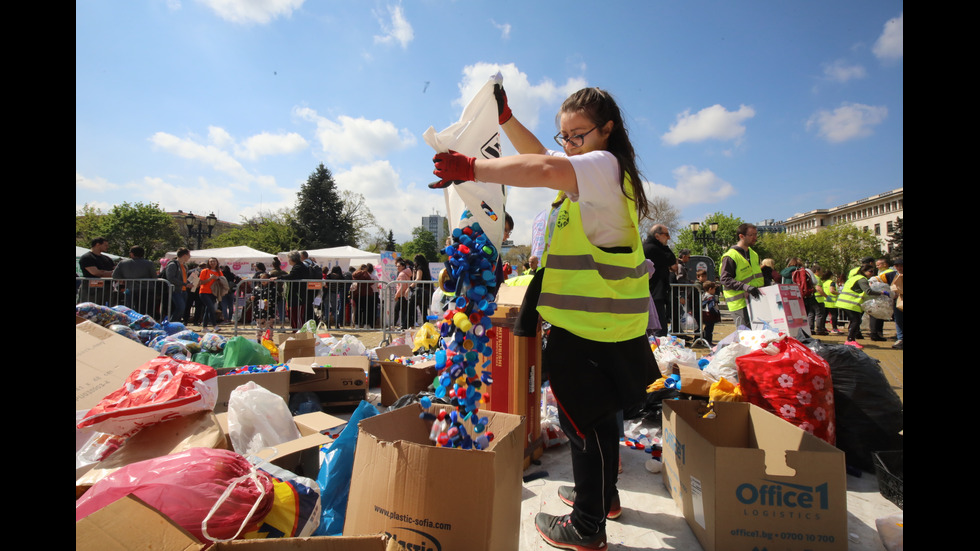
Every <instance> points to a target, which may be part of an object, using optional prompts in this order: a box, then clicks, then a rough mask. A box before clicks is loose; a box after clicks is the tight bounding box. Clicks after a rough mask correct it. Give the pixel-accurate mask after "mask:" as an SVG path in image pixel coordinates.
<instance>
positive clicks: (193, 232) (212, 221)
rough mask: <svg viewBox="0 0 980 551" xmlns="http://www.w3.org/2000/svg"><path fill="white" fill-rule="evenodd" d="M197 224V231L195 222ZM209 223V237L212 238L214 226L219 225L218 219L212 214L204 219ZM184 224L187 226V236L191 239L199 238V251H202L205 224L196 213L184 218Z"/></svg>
mask: <svg viewBox="0 0 980 551" xmlns="http://www.w3.org/2000/svg"><path fill="white" fill-rule="evenodd" d="M195 221H196V222H197V229H195V228H194V222H195ZM204 221H205V222H207V225H208V228H207V236H208V237H209V238H210V237H211V234H212V233H213V232H214V226H215V225H216V224H217V223H218V217H217V216H215V215H214V213H213V212H212V213H211V214H209V215H208V216H207V218H205V219H204ZM184 223H185V224H187V236H188V237H189V238H191V239H193V238H195V237H196V238H197V249H198V250H200V249H201V248H202V247H203V246H204V235H205V232H204V222H201V221H200V220H198V218H197V217H196V216H194V213H192V212H191V213H188V214H187V216H185V217H184Z"/></svg>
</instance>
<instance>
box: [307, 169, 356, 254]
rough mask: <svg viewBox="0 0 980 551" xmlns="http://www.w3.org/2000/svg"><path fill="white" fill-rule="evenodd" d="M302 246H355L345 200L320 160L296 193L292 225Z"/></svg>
mask: <svg viewBox="0 0 980 551" xmlns="http://www.w3.org/2000/svg"><path fill="white" fill-rule="evenodd" d="M293 227H294V228H295V230H296V233H297V234H298V235H299V237H300V240H301V242H302V244H303V248H307V249H319V248H321V247H339V246H341V245H352V246H356V245H357V241H356V236H355V232H354V227H353V226H352V224H351V222H350V220H349V219H348V218H345V216H344V202H343V200H342V198H341V196H340V194H339V193H338V192H337V184H336V182H334V180H333V175H332V174H331V173H330V170H328V169H327V167H325V166H323V163H320V165H319V166H317V167H316V170H314V171H313V172H312V173H311V174H310V177H309V178H308V179H307V180H306V183H305V184H303V186H302V187H301V188H300V190H299V193H297V201H296V220H295V224H294V226H293Z"/></svg>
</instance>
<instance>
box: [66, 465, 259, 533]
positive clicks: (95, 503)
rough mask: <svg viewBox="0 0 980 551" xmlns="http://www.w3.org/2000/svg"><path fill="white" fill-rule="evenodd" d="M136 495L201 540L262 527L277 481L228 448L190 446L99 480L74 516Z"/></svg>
mask: <svg viewBox="0 0 980 551" xmlns="http://www.w3.org/2000/svg"><path fill="white" fill-rule="evenodd" d="M129 494H132V495H135V496H136V497H138V498H140V499H141V500H143V501H145V502H146V503H147V504H148V505H150V506H152V507H154V508H155V509H157V510H158V511H160V512H161V513H163V514H164V515H166V516H167V517H169V518H170V519H171V520H172V521H174V522H175V523H176V524H178V525H180V526H181V527H183V528H184V529H185V530H187V531H188V532H190V533H191V534H193V535H194V536H195V537H197V538H198V539H199V540H200V541H201V542H202V543H206V542H209V541H228V540H232V539H235V538H236V537H237V536H239V535H240V534H245V533H247V532H250V531H253V530H255V529H257V528H258V527H259V525H260V523H261V522H262V520H263V519H265V517H266V515H268V514H269V511H270V510H271V509H272V504H273V497H274V496H273V482H272V479H271V478H270V477H269V475H268V474H267V473H265V472H264V471H260V470H258V469H256V468H255V467H253V466H252V464H251V463H249V462H248V460H247V459H245V457H243V456H241V455H239V454H237V453H235V452H233V451H229V450H217V449H211V448H191V449H189V450H187V451H183V452H179V453H175V454H171V455H165V456H163V457H158V458H155V459H148V460H146V461H140V462H137V463H131V464H129V465H126V466H125V467H122V468H120V469H119V470H117V471H115V472H114V473H112V474H110V475H109V476H107V477H105V478H103V479H102V480H99V481H98V482H96V483H95V484H94V485H93V486H92V487H91V488H89V489H88V491H87V492H85V493H84V494H82V497H80V498H79V499H78V500H76V501H75V521H76V522H77V521H78V520H80V519H82V518H85V517H86V516H88V515H90V514H92V513H94V512H96V511H98V510H99V509H101V508H103V507H105V506H106V505H109V504H110V503H112V502H114V501H116V500H118V499H121V498H123V497H125V496H126V495H129Z"/></svg>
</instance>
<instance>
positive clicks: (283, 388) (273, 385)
mask: <svg viewBox="0 0 980 551" xmlns="http://www.w3.org/2000/svg"><path fill="white" fill-rule="evenodd" d="M235 369H238V368H237V367H220V368H217V369H216V370H215V371H217V372H218V398H217V401H216V402H215V404H214V412H215V413H224V412H226V411H228V398H230V397H231V391H233V390H235V389H236V388H238V387H239V386H241V385H243V384H245V383H247V382H249V381H255V384H257V385H259V386H261V387H263V388H265V389H266V390H268V391H269V392H271V393H273V394H277V395H279V396H281V397H282V399H283V401H284V402H286V403H287V404H288V403H289V371H276V372H270V373H242V374H239V375H228V374H227V373H228V372H229V371H233V370H235Z"/></svg>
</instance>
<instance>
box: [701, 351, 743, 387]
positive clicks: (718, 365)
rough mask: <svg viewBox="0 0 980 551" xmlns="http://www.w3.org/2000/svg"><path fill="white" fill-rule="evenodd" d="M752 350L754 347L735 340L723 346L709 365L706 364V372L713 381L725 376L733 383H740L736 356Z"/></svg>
mask: <svg viewBox="0 0 980 551" xmlns="http://www.w3.org/2000/svg"><path fill="white" fill-rule="evenodd" d="M749 352H752V349H751V348H749V347H748V346H745V345H744V344H742V343H740V342H733V343H730V344H728V345H726V346H723V347H721V349H719V350H718V351H717V352H715V354H714V356H712V358H711V361H709V362H708V365H706V366H704V374H705V376H707V377H708V378H709V379H711V381H712V382H718V381H720V380H721V379H722V377H724V378H725V379H726V380H728V381H731V382H732V383H733V384H738V366H737V365H735V358H737V357H739V356H744V355H745V354H748V353H749Z"/></svg>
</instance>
